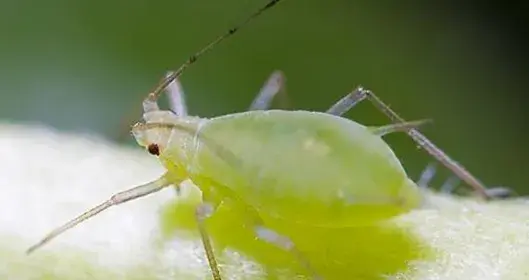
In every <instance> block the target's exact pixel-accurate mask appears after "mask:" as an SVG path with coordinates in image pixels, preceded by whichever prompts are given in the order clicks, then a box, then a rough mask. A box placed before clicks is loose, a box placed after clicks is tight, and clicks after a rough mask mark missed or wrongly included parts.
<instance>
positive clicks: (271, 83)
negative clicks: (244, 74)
mask: <svg viewBox="0 0 529 280" xmlns="http://www.w3.org/2000/svg"><path fill="white" fill-rule="evenodd" d="M284 91H285V76H284V74H283V73H282V72H281V71H279V70H277V71H274V72H273V73H272V74H271V75H270V77H268V80H267V81H266V82H265V84H264V85H263V87H262V88H261V90H260V91H259V93H258V94H257V96H256V97H255V99H254V100H253V101H252V104H251V105H250V108H248V110H249V111H255V110H266V109H268V108H270V106H271V105H272V101H273V100H274V97H276V96H277V94H279V93H281V92H284ZM283 96H284V94H283Z"/></svg>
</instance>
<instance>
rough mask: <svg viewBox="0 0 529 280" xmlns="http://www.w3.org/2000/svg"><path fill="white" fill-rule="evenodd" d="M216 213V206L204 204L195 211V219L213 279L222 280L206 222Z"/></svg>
mask: <svg viewBox="0 0 529 280" xmlns="http://www.w3.org/2000/svg"><path fill="white" fill-rule="evenodd" d="M214 211H215V206H213V204H211V203H207V202H203V203H201V204H200V205H199V206H197V209H196V211H195V217H196V220H197V227H198V231H199V233H200V237H201V239H202V245H203V246H204V251H205V252H206V258H207V259H208V264H209V268H210V269H211V274H212V276H213V279H215V280H221V277H220V270H219V265H218V263H217V260H216V259H215V254H214V252H213V246H211V239H210V238H209V234H208V233H207V231H206V227H205V225H204V221H205V220H206V219H207V218H208V217H209V216H211V214H213V212H214Z"/></svg>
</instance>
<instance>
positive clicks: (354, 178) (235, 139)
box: [28, 0, 488, 280]
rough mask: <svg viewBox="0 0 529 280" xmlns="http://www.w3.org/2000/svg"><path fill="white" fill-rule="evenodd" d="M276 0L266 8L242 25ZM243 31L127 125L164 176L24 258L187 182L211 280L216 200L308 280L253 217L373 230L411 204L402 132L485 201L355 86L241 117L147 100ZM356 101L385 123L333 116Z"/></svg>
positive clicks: (448, 162)
mask: <svg viewBox="0 0 529 280" xmlns="http://www.w3.org/2000/svg"><path fill="white" fill-rule="evenodd" d="M279 1H280V0H272V1H270V2H269V3H268V4H266V5H265V6H264V7H263V8H261V9H260V10H258V11H257V12H256V13H254V14H253V15H252V16H251V17H250V18H249V19H247V20H246V21H245V22H244V23H243V24H245V23H247V22H248V21H249V20H250V19H252V18H255V17H256V16H258V15H259V14H260V13H262V12H263V11H265V10H266V9H268V8H270V7H272V6H274V5H275V4H277V3H278V2H279ZM243 24H242V25H239V26H238V27H236V28H233V29H231V30H229V31H228V32H227V33H226V34H224V35H223V36H221V37H219V38H217V39H216V40H214V41H213V42H212V43H211V44H209V45H207V46H206V47H205V48H203V49H202V50H200V51H199V52H198V53H196V54H195V55H193V56H191V57H190V58H189V59H188V61H187V62H186V63H185V64H183V65H182V66H181V67H180V68H179V69H178V70H177V71H175V72H172V73H170V74H169V75H168V76H167V77H166V79H164V80H163V81H162V82H161V83H160V84H159V85H158V86H157V87H156V89H155V90H154V91H153V92H152V93H151V94H149V96H148V97H147V98H146V99H145V100H144V102H143V109H144V115H143V119H144V122H143V123H138V124H136V125H134V126H133V128H132V133H133V134H134V137H135V138H136V140H137V142H138V144H139V145H140V146H142V147H144V148H145V149H146V150H147V151H148V152H149V153H150V154H152V155H154V156H157V157H158V158H159V160H160V161H161V162H162V164H163V165H164V166H165V168H166V169H167V171H166V173H165V174H163V175H162V176H161V177H160V178H158V179H156V180H154V181H152V182H149V183H146V184H144V185H141V186H138V187H135V188H132V189H129V190H126V191H123V192H121V193H117V194H115V195H113V196H112V197H111V198H110V199H109V200H107V201H106V202H104V203H102V204H100V205H98V206H96V207H94V208H92V209H91V210H89V211H87V212H85V213H84V214H82V215H80V216H79V217H77V218H75V219H74V220H72V221H70V222H68V223H67V224H65V225H63V226H61V227H59V228H57V229H55V230H53V231H52V232H51V233H49V234H48V235H47V236H46V237H45V238H44V239H42V240H41V241H40V242H39V243H37V244H36V245H34V246H32V247H30V248H29V249H28V253H29V252H32V251H34V250H35V249H37V248H39V247H41V246H42V245H44V244H46V243H48V242H49V241H50V240H52V239H53V238H55V237H57V236H58V235H60V234H61V233H63V232H64V231H66V230H68V229H70V228H72V227H74V226H76V225H77V224H79V223H81V222H83V221H84V220H86V219H88V218H90V217H93V216H95V215H97V214H98V213H100V212H102V211H104V210H105V209H107V208H109V207H111V206H114V205H117V204H121V203H124V202H126V201H129V200H133V199H136V198H139V197H142V196H145V195H148V194H151V193H154V192H157V191H159V190H162V189H164V188H166V187H169V186H175V187H176V188H178V187H179V185H180V183H182V182H183V181H184V180H187V179H191V181H192V182H193V183H194V184H195V185H196V186H198V187H199V188H200V190H201V191H202V200H203V203H201V204H200V205H199V206H198V207H197V209H196V220H197V225H198V229H199V232H200V234H201V237H202V242H203V245H204V248H205V252H206V257H207V259H208V264H209V266H210V268H211V271H212V276H213V278H214V279H216V280H220V279H221V276H220V271H219V269H218V265H217V262H216V259H215V255H214V254H213V249H212V246H211V244H210V240H209V237H208V234H207V231H206V229H205V227H204V220H205V219H206V218H207V217H209V216H210V215H211V214H212V213H214V211H215V209H216V207H217V206H218V205H219V204H220V203H221V202H226V201H229V202H231V203H232V204H233V205H235V206H236V207H240V209H241V210H242V211H241V212H242V213H245V215H246V217H247V218H246V219H245V220H244V221H241V223H243V224H245V225H246V227H247V228H250V229H252V230H253V231H254V233H255V236H256V237H258V238H259V239H261V240H263V241H266V242H270V243H272V244H275V245H277V246H279V247H281V248H283V249H285V250H287V251H290V252H292V253H293V254H295V255H296V256H297V257H298V259H299V261H300V262H301V263H302V264H303V265H304V266H305V268H306V269H307V271H308V274H309V275H313V276H315V277H317V275H318V273H317V271H314V270H313V269H312V267H311V266H310V260H307V259H306V258H305V257H304V255H303V253H302V252H301V251H300V250H298V249H297V248H296V246H295V244H294V243H293V242H292V241H291V240H290V239H289V238H288V236H284V235H282V234H281V233H279V232H275V231H274V230H273V229H270V228H268V227H267V225H266V224H264V223H263V222H262V220H261V218H260V215H261V214H266V215H267V216H269V217H274V218H277V219H283V220H286V221H288V222H291V223H300V224H304V225H309V226H318V227H330V228H343V227H350V226H357V225H362V224H372V223H376V222H378V221H381V220H384V219H388V218H391V217H394V216H396V215H398V214H401V213H404V212H407V211H409V210H411V209H414V208H416V207H418V206H419V205H420V203H421V191H420V189H419V188H418V187H417V185H416V183H414V182H413V181H412V180H411V179H409V178H408V176H407V174H406V172H405V171H404V169H403V167H402V166H401V164H400V161H399V160H398V159H397V157H396V156H395V154H394V153H393V151H392V149H391V148H390V147H389V146H388V145H387V144H386V143H385V142H384V140H383V139H382V136H384V135H386V134H388V133H392V132H395V131H404V132H406V133H408V134H409V135H410V136H411V137H412V138H413V139H414V140H415V141H416V142H417V143H418V145H419V146H421V147H422V148H423V149H425V150H426V151H427V152H428V153H430V154H431V155H432V156H434V157H435V158H436V159H437V160H439V161H440V162H442V163H443V164H444V165H445V166H446V167H448V168H449V169H451V170H452V171H453V172H454V173H455V174H456V175H457V176H458V177H460V178H461V179H462V180H464V181H465V182H467V183H468V184H470V185H471V186H473V187H474V189H475V190H476V192H478V193H479V194H481V195H482V196H483V197H487V196H488V195H487V192H486V190H485V188H484V187H483V185H482V184H481V183H480V182H479V181H478V180H477V179H475V178H474V177H473V176H472V175H471V174H470V173H469V172H467V171H466V170H465V169H464V168H463V167H462V166H460V165H459V164H458V163H457V162H455V161H453V160H452V159H450V157H448V156H447V155H446V154H444V153H443V152H442V151H441V150H440V149H439V148H437V147H436V146H435V145H434V144H433V143H432V142H431V141H429V140H428V139H427V138H426V137H425V136H424V135H422V134H421V133H420V132H418V131H417V130H416V129H415V128H416V127H417V126H419V125H420V124H422V123H423V122H422V121H418V122H405V121H404V120H402V119H401V118H400V117H399V116H398V115H397V114H396V113H395V112H393V111H392V110H391V109H390V108H389V107H388V106H386V105H385V104H384V103H383V102H382V101H381V100H380V99H379V98H378V97H377V96H375V95H374V94H373V93H372V92H370V91H368V90H365V89H363V88H361V87H358V88H357V89H356V90H354V91H353V92H352V93H350V94H348V95H347V96H345V97H344V98H343V99H342V100H340V101H338V102H337V103H336V104H335V105H334V106H332V107H331V108H330V109H329V110H328V111H327V112H325V113H319V112H309V111H285V110H265V109H267V107H268V105H269V103H270V100H271V98H272V97H273V95H274V94H273V92H274V91H272V94H271V92H270V91H268V90H267V89H266V88H265V89H264V90H263V91H262V92H261V94H260V95H259V96H258V98H257V99H256V101H255V102H254V103H253V105H252V107H251V108H250V109H251V110H250V111H248V112H244V113H236V114H229V115H225V116H220V117H216V118H211V119H206V118H199V117H191V116H188V115H187V113H186V110H185V106H183V107H182V106H177V109H176V110H175V112H172V111H163V110H160V109H159V107H158V104H157V101H156V100H157V98H158V96H159V95H160V94H161V92H162V91H164V90H165V89H166V88H167V87H168V86H170V85H171V84H173V85H174V84H175V83H176V82H175V80H176V78H177V77H178V76H179V75H180V74H181V73H182V72H183V70H184V69H185V68H187V67H188V66H189V65H191V64H193V63H194V62H195V61H196V60H197V58H198V57H199V56H200V55H201V54H203V53H204V52H206V51H207V50H210V49H211V48H212V47H213V46H214V45H216V44H217V43H219V42H221V41H222V40H223V39H225V38H227V37H229V36H231V35H232V34H234V33H235V32H236V31H237V30H238V29H239V28H240V27H241V26H243ZM365 99H367V100H369V101H371V102H372V103H373V104H374V105H375V106H376V107H377V108H378V109H380V110H381V111H382V112H383V113H385V114H386V115H387V116H388V117H389V118H390V119H392V121H393V122H394V124H390V125H387V126H383V127H367V126H364V125H361V124H359V123H357V122H355V121H352V120H349V119H345V118H342V117H341V116H340V115H342V114H344V113H345V112H347V111H348V110H350V109H351V108H352V107H353V106H354V105H356V104H357V103H358V102H360V101H362V100H365ZM180 105H182V104H180ZM373 166H376V168H373ZM300 210H301V211H300Z"/></svg>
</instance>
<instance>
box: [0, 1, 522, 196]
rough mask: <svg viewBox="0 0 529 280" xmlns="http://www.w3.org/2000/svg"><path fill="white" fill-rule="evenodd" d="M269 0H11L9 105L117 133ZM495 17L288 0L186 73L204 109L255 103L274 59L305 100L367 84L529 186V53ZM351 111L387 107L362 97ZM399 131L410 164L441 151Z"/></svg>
mask: <svg viewBox="0 0 529 280" xmlns="http://www.w3.org/2000/svg"><path fill="white" fill-rule="evenodd" d="M264 2H265V0H260V1H256V0H238V1H235V0H224V1H211V0H210V1H206V0H196V1H175V0H171V1H167V0H157V1H138V0H132V1H126V2H123V1H101V0H96V1H66V0H51V1H43V2H40V1H28V0H20V1H18V0H17V1H15V0H3V1H2V2H1V3H2V4H1V6H2V7H1V8H0V34H1V35H2V36H1V37H2V44H0V61H1V62H2V63H1V64H0V77H2V80H1V82H0V92H1V96H2V97H3V98H2V102H1V103H0V118H2V119H3V120H9V121H30V122H43V123H47V124H51V125H53V126H56V127H58V128H60V129H67V130H71V129H73V130H81V131H87V130H88V131H93V132H97V133H101V134H104V135H105V136H107V137H114V136H115V135H116V134H117V133H118V130H119V128H120V124H121V123H122V122H123V121H124V118H126V117H127V116H130V115H131V113H134V111H132V112H131V110H134V109H136V110H139V108H140V100H141V98H142V97H143V96H144V95H145V93H146V92H148V91H149V89H151V88H152V87H153V85H154V84H155V83H156V82H157V81H158V80H159V78H160V77H161V75H163V73H164V71H166V70H169V69H174V68H175V67H177V66H178V65H179V63H181V62H183V61H184V60H185V59H186V58H187V57H188V56H189V55H190V54H191V53H193V52H194V51H196V50H197V49H198V48H199V47H201V46H203V45H204V44H205V43H207V42H208V41H209V40H211V39H212V38H213V37H215V36H217V35H218V34H220V33H221V32H224V31H225V30H226V29H227V28H229V27H231V25H232V24H233V23H236V22H237V21H239V20H240V19H241V18H243V17H244V16H246V15H248V14H249V13H251V12H253V11H254V10H255V9H256V8H257V7H258V6H260V5H262V4H263V3H264ZM432 3H435V2H432ZM432 5H433V4H432ZM493 27H494V26H492V25H491V24H490V23H489V24H488V25H485V24H484V23H483V22H480V21H477V20H475V19H473V18H469V17H467V16H465V14H462V13H457V12H455V11H448V10H440V9H435V8H431V7H428V6H427V5H426V4H424V3H422V1H403V2H397V1H365V0H364V1H349V0H332V1H316V0H304V1H300V0H288V1H285V3H281V4H280V5H279V6H278V7H276V8H274V9H273V10H271V11H270V12H268V13H267V14H265V15H264V16H262V17H261V18H259V19H258V20H256V21H255V22H253V23H252V24H251V25H250V26H247V27H246V28H245V29H244V30H243V31H242V32H241V33H239V34H237V35H236V36H235V37H234V38H232V39H231V40H229V41H227V42H225V43H223V44H222V45H220V46H218V47H217V48H216V49H215V50H213V51H212V52H211V53H209V54H208V55H207V56H205V57H203V58H202V59H201V60H200V61H199V63H197V64H196V65H194V66H193V67H192V68H191V69H189V71H187V72H186V73H185V75H184V77H183V78H182V80H183V83H184V87H185V90H186V92H187V94H188V95H187V99H188V102H189V104H190V109H191V112H192V113H194V114H197V115H201V116H214V115H218V114H225V113H229V112H235V111H240V110H245V109H246V107H247V105H248V104H249V103H250V101H251V99H252V97H253V95H254V94H255V93H256V92H257V91H258V89H259V88H260V86H261V85H262V83H263V82H264V80H265V79H266V78H267V76H268V75H269V74H270V73H271V72H272V71H273V70H275V69H281V70H283V71H284V73H285V74H286V75H287V79H288V80H287V87H288V94H289V100H290V105H291V106H292V107H294V108H304V109H311V110H324V109H326V108H328V107H329V106H330V105H331V104H332V103H333V102H334V101H335V100H337V99H338V98H340V97H341V96H343V95H344V94H346V93H347V92H348V91H350V90H351V89H353V88H354V87H355V86H356V85H358V84H362V85H364V86H366V87H368V88H370V89H372V90H373V91H375V92H376V93H378V95H379V96H380V97H382V98H383V99H384V100H385V101H387V102H388V103H390V104H391V105H392V107H393V108H394V109H395V110H397V111H398V112H400V113H401V114H402V115H403V116H404V117H406V118H407V119H410V120H411V119H423V118H432V119H433V120H434V121H435V122H434V123H433V125H429V126H428V127H425V128H424V131H425V133H426V134H427V135H428V136H431V138H432V139H433V140H434V141H435V142H436V143H437V144H438V145H439V146H441V147H443V148H444V149H445V151H446V152H447V153H449V154H450V155H452V156H453V157H454V158H456V159H457V160H459V161H460V162H462V163H463V164H464V165H465V166H467V167H468V169H469V170H471V171H472V172H473V173H475V175H477V176H478V177H479V178H481V179H482V180H483V181H484V182H486V183H487V184H494V185H496V184H502V185H507V186H511V187H513V188H515V189H517V190H518V191H520V192H525V191H524V190H525V189H526V186H525V185H526V183H527V175H526V174H524V170H525V168H526V167H527V166H528V162H529V159H528V158H527V147H526V146H527V145H525V141H526V140H527V138H526V137H525V136H524V132H523V129H522V128H523V127H524V125H523V120H524V115H523V114H524V112H523V109H522V102H521V98H520V97H519V96H522V95H523V93H524V90H525V88H524V87H523V82H524V81H523V77H522V74H521V73H522V69H521V68H522V67H519V65H520V64H517V59H518V57H517V56H516V55H515V53H514V52H513V51H511V49H512V48H511V47H510V46H509V42H510V41H509V40H508V39H509V38H507V35H505V34H502V33H501V32H500V31H499V29H495V28H493ZM136 116H137V117H138V118H139V111H138V115H136ZM349 116H350V117H354V118H355V119H356V120H358V121H359V122H362V123H366V124H382V123H385V122H386V121H387V120H386V119H385V118H384V117H382V116H381V114H380V113H378V112H376V111H375V110H374V109H373V108H371V107H370V106H368V105H365V104H364V105H361V106H360V107H359V108H358V109H357V110H355V111H354V112H352V113H350V114H349ZM130 121H131V122H132V121H135V120H130ZM388 141H389V142H390V143H391V144H393V145H394V147H395V150H396V151H397V153H398V155H399V156H400V158H401V159H402V161H403V164H404V165H405V166H406V168H407V169H408V170H409V171H410V173H411V174H412V175H413V176H416V175H417V174H418V173H419V171H420V170H421V169H422V168H423V167H424V166H425V165H426V164H427V163H428V162H429V161H430V159H429V158H428V157H427V156H426V155H425V154H424V153H423V152H421V151H417V150H416V148H415V145H413V143H412V142H411V141H410V140H409V139H406V137H405V136H404V135H400V136H399V135H395V136H391V137H389V138H388ZM448 174H449V173H448V172H442V173H441V174H440V175H439V176H438V180H439V181H442V180H443V179H444V178H446V176H448Z"/></svg>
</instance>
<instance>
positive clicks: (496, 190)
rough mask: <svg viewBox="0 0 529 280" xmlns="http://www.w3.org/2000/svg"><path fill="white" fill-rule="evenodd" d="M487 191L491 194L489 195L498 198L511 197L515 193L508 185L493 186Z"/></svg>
mask: <svg viewBox="0 0 529 280" xmlns="http://www.w3.org/2000/svg"><path fill="white" fill-rule="evenodd" d="M487 193H488V194H489V196H491V197H494V198H498V199H504V198H510V197H512V196H513V195H515V193H514V192H513V190H511V189H509V188H506V187H492V188H489V189H487Z"/></svg>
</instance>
